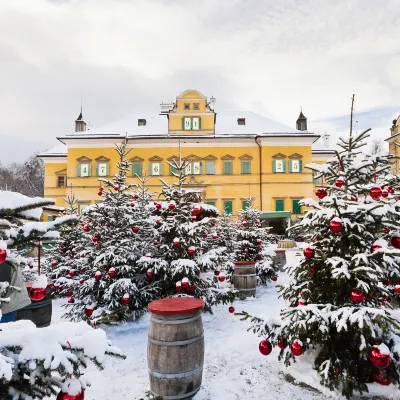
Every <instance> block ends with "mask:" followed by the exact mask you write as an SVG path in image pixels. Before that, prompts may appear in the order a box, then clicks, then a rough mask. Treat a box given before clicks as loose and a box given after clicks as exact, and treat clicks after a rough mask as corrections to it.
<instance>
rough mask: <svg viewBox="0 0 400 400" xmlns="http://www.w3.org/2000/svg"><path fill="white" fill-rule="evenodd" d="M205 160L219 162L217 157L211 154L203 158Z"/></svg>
mask: <svg viewBox="0 0 400 400" xmlns="http://www.w3.org/2000/svg"><path fill="white" fill-rule="evenodd" d="M203 160H206V161H215V160H218V157H215V156H212V155H211V154H209V155H208V156H206V157H203Z"/></svg>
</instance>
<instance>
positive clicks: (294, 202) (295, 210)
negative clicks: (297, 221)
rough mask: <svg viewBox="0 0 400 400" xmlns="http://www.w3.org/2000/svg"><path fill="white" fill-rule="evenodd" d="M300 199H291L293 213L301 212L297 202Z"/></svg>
mask: <svg viewBox="0 0 400 400" xmlns="http://www.w3.org/2000/svg"><path fill="white" fill-rule="evenodd" d="M299 202H300V200H292V208H293V210H292V212H293V214H301V205H300V204H299Z"/></svg>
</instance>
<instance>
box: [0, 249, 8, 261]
mask: <svg viewBox="0 0 400 400" xmlns="http://www.w3.org/2000/svg"><path fill="white" fill-rule="evenodd" d="M6 258H7V251H6V250H3V249H2V250H0V263H2V262H4V261H5V260H6Z"/></svg>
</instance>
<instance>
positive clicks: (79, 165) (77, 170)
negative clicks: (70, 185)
mask: <svg viewBox="0 0 400 400" xmlns="http://www.w3.org/2000/svg"><path fill="white" fill-rule="evenodd" d="M76 176H81V164H77V166H76Z"/></svg>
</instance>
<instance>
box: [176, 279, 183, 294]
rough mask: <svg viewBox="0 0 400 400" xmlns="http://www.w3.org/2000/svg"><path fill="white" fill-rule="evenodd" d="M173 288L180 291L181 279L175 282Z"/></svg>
mask: <svg viewBox="0 0 400 400" xmlns="http://www.w3.org/2000/svg"><path fill="white" fill-rule="evenodd" d="M175 289H176V291H177V292H180V291H181V290H182V282H181V281H178V282H176V285H175Z"/></svg>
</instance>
